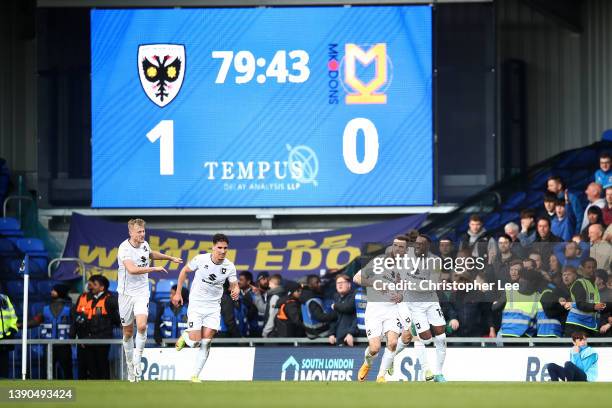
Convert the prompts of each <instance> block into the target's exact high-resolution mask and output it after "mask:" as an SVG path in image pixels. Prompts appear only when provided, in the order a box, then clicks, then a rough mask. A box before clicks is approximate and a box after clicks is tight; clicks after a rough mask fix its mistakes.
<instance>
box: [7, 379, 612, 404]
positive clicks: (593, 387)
mask: <svg viewBox="0 0 612 408" xmlns="http://www.w3.org/2000/svg"><path fill="white" fill-rule="evenodd" d="M24 386H25V387H27V388H36V387H44V388H56V387H73V388H74V389H75V391H76V401H75V402H72V403H66V402H64V403H51V402H47V403H44V404H43V405H41V406H44V407H60V406H62V407H66V406H69V407H108V408H137V407H147V408H183V407H191V406H196V405H197V406H200V407H202V408H204V407H214V408H229V407H248V408H255V407H262V408H275V407H278V408H296V407H309V408H318V407H320V408H327V407H331V408H337V407H351V408H356V407H365V408H375V407H376V408H378V407H393V406H399V407H426V406H428V407H436V408H437V407H453V408H462V407H466V408H467V407H469V408H476V407H487V408H498V407H520V408H526V407H538V408H542V407H554V406H563V407H572V406H585V405H588V404H589V403H590V402H592V401H607V400H609V398H610V395H611V394H610V393H611V392H612V386H611V385H610V384H606V383H594V384H587V383H510V382H508V383H499V382H491V383H482V382H478V383H475V382H449V383H444V384H437V383H407V382H402V383H387V384H376V383H371V382H370V383H364V384H359V383H354V382H347V383H344V382H342V383H339V382H335V383H323V382H278V381H270V382H268V381H259V382H204V383H201V384H191V383H188V382H178V381H172V382H171V381H148V382H141V383H138V384H130V383H128V382H119V381H81V382H78V381H51V382H48V381H28V382H25V383H24V382H20V381H2V382H0V389H2V392H3V393H6V389H7V388H12V387H24ZM5 398H6V397H5V396H4V395H3V396H2V399H3V400H4V399H5ZM7 405H12V406H20V407H23V406H26V405H24V404H23V403H9V404H6V403H0V406H7ZM28 405H29V404H28Z"/></svg>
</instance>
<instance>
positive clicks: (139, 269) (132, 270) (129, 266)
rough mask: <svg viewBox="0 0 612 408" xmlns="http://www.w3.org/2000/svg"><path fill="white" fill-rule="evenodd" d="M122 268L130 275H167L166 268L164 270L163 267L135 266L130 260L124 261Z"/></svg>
mask: <svg viewBox="0 0 612 408" xmlns="http://www.w3.org/2000/svg"><path fill="white" fill-rule="evenodd" d="M145 259H146V258H145ZM123 266H125V270H126V271H127V272H128V273H129V274H130V275H142V274H145V273H151V272H163V273H168V271H167V270H166V268H164V267H163V266H136V264H135V263H134V261H132V260H131V259H125V260H124V261H123Z"/></svg>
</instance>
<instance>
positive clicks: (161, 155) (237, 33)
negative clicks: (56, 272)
mask: <svg viewBox="0 0 612 408" xmlns="http://www.w3.org/2000/svg"><path fill="white" fill-rule="evenodd" d="M431 14H432V12H431V8H430V7H429V6H363V7H286V8H221V9H214V8H206V9H150V10H149V9H120V10H112V9H94V10H92V11H91V87H92V166H93V168H92V190H93V191H92V193H93V202H92V206H93V207H98V208H117V207H155V208H175V207H193V208H216V207H330V206H410V205H431V204H432V200H433V153H432V150H433V131H432V122H433V118H432V51H431V50H432V24H431Z"/></svg>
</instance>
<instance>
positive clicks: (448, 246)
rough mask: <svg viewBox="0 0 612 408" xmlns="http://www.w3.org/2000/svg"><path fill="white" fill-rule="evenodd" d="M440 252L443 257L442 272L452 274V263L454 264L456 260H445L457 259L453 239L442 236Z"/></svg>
mask: <svg viewBox="0 0 612 408" xmlns="http://www.w3.org/2000/svg"><path fill="white" fill-rule="evenodd" d="M438 252H439V254H440V258H442V272H444V273H447V274H452V273H453V270H452V268H451V267H450V265H451V264H454V262H445V260H446V259H455V257H456V256H457V254H456V251H455V246H454V245H453V241H452V240H451V239H450V238H449V237H442V238H440V242H439V243H438Z"/></svg>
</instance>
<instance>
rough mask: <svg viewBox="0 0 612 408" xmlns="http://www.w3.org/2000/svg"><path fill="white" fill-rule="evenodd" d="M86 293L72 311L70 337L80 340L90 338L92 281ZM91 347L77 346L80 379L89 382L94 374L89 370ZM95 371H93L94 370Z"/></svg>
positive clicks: (88, 282) (89, 282)
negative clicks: (89, 319) (89, 320)
mask: <svg viewBox="0 0 612 408" xmlns="http://www.w3.org/2000/svg"><path fill="white" fill-rule="evenodd" d="M85 289H86V290H85V292H84V293H82V294H81V295H80V296H79V299H78V300H77V303H76V305H75V307H74V309H73V310H72V328H71V330H70V337H73V338H79V339H88V338H89V325H88V317H89V314H90V310H91V302H92V298H93V293H92V291H93V289H92V281H91V279H90V280H88V281H87V287H86V288H85ZM90 349H91V345H89V344H77V361H78V379H79V380H87V379H88V378H91V376H92V374H91V373H90V369H89V360H90V358H89V354H90ZM92 371H93V370H92Z"/></svg>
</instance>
